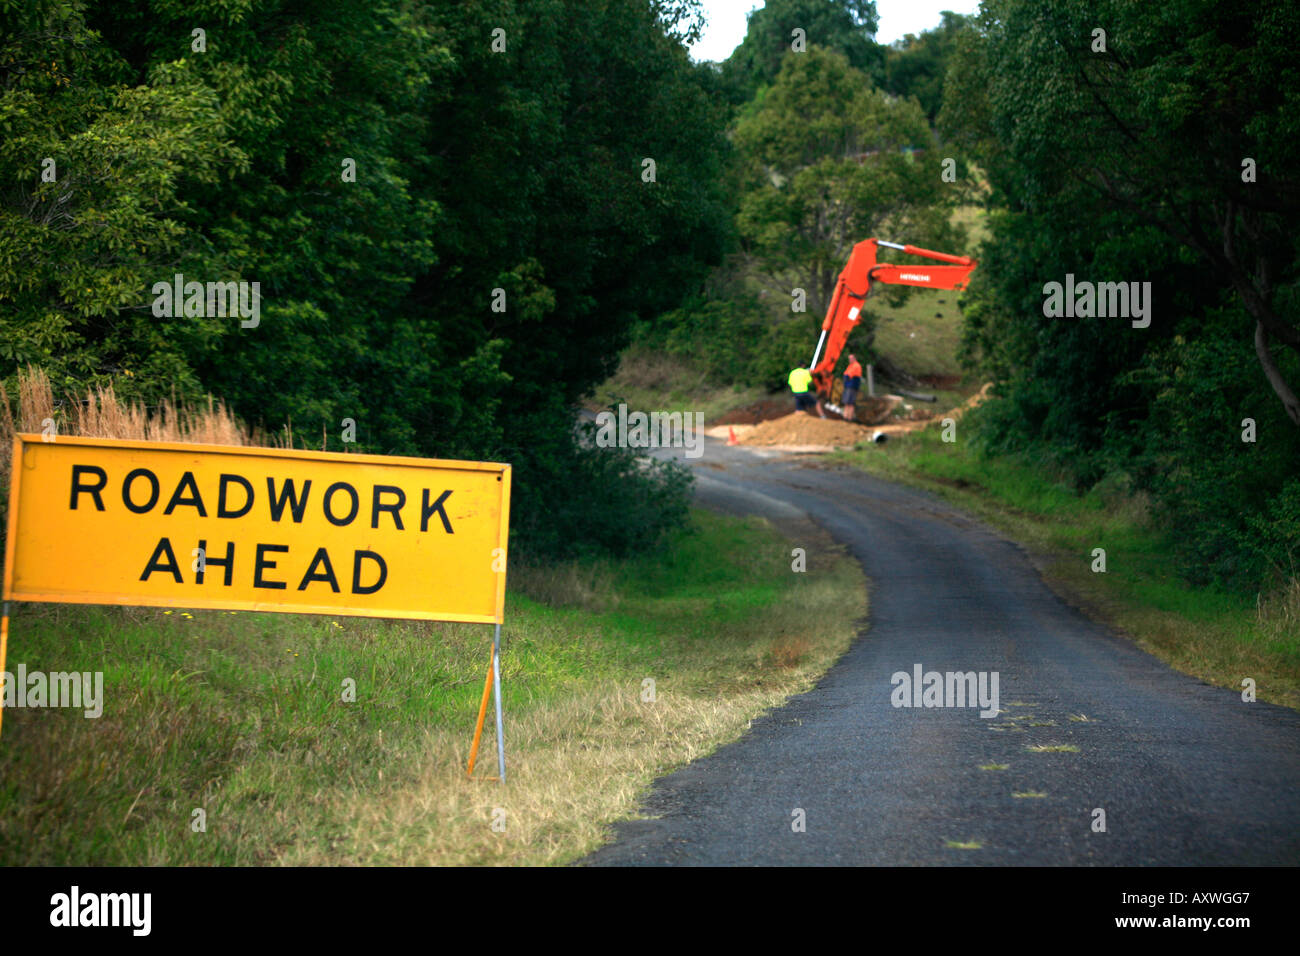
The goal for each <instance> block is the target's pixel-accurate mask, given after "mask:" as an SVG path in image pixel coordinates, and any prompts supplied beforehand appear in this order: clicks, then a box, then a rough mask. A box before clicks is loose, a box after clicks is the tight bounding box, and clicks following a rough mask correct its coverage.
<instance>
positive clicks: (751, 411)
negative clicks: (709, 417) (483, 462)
mask: <svg viewBox="0 0 1300 956" xmlns="http://www.w3.org/2000/svg"><path fill="white" fill-rule="evenodd" d="M793 408H794V398H793V397H792V396H789V395H783V396H782V397H780V398H765V399H763V400H762V401H761V402H754V403H753V404H752V405H742V406H741V407H740V408H733V409H732V410H731V411H729V412H726V413H724V414H722V415H719V416H718V417H717V418H715V419H714V420H713V421H711V422H709V424H710V425H757V424H758V423H759V422H767V421H771V420H772V419H774V418H784V417H785V416H786V415H789V414H790V412H791V410H792V409H793Z"/></svg>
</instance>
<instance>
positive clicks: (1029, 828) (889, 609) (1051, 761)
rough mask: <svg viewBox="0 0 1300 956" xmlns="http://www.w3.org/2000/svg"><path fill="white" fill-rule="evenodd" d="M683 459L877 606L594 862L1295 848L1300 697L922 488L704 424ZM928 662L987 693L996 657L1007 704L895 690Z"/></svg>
mask: <svg viewBox="0 0 1300 956" xmlns="http://www.w3.org/2000/svg"><path fill="white" fill-rule="evenodd" d="M677 455H678V456H680V452H677ZM682 460H684V461H685V459H682ZM687 464H690V465H692V467H693V468H694V471H695V473H696V476H697V478H698V484H697V494H698V498H699V500H700V501H701V502H702V503H703V504H705V505H707V506H709V507H713V508H715V509H718V510H723V511H727V512H731V513H736V514H762V515H766V516H769V517H773V518H776V519H780V518H781V517H791V516H795V515H807V516H809V517H811V518H812V519H813V520H815V521H816V522H817V523H818V524H820V525H822V526H823V527H824V528H826V529H827V530H828V531H829V532H830V533H831V534H832V535H834V537H835V538H836V539H838V540H839V541H840V542H842V543H843V544H844V545H846V546H847V548H848V549H849V550H850V551H851V553H852V554H853V555H854V556H855V557H856V558H857V559H858V560H859V561H860V562H861V563H862V565H863V567H864V569H865V571H866V573H867V575H868V576H869V578H870V579H871V581H872V590H871V606H870V612H869V619H868V622H867V626H866V627H865V628H864V630H863V632H862V633H861V634H860V635H859V637H858V638H857V640H856V642H855V643H854V644H853V646H852V647H851V648H850V649H849V651H848V652H847V653H846V654H845V655H844V657H843V658H842V659H841V660H840V661H839V662H838V663H837V664H836V665H835V666H834V667H833V668H832V669H831V670H830V671H829V672H828V673H827V674H826V676H825V677H824V678H823V679H822V681H821V682H820V683H819V684H818V686H817V687H816V688H815V689H814V690H812V691H811V692H809V693H807V694H803V695H801V696H799V697H796V698H794V699H792V700H791V701H790V702H789V703H788V704H786V705H785V706H783V707H781V708H779V709H777V710H775V711H773V712H772V713H770V714H768V715H766V716H764V717H762V718H760V719H757V720H755V721H754V722H753V725H752V727H751V729H750V730H749V731H748V732H747V733H746V734H745V736H744V737H743V738H741V739H740V740H739V741H737V742H735V743H733V744H731V745H729V746H726V747H723V748H722V749H721V750H719V751H718V752H716V753H715V754H713V755H712V756H710V757H707V758H705V759H702V760H699V761H696V762H695V763H693V764H691V765H689V766H687V767H685V768H684V769H682V770H680V771H679V772H677V773H674V774H672V775H671V776H668V777H666V778H664V779H662V780H660V781H658V782H657V783H656V785H655V787H654V790H653V792H652V794H651V795H650V797H649V799H648V800H647V802H646V805H645V807H644V813H645V814H646V815H647V816H648V817H651V818H652V819H645V820H635V821H629V822H626V823H623V824H620V825H618V826H617V828H616V831H615V833H616V839H615V841H614V842H613V843H612V844H610V845H608V846H606V847H604V848H603V849H601V850H599V851H597V852H596V853H595V854H593V855H592V856H590V857H588V858H587V859H586V860H585V861H583V862H584V863H586V864H587V865H597V866H599V865H614V866H621V865H683V864H685V865H690V864H700V865H722V864H738V865H751V864H754V865H773V864H776V865H782V864H789V865H810V864H811V865H818V864H837V865H844V864H849V865H856V864H862V865H1125V866H1127V865H1211V864H1215V865H1224V864H1226V865H1233V864H1252V865H1259V864H1287V865H1295V864H1297V863H1300V714H1297V713H1295V712H1293V711H1291V710H1288V709H1286V708H1281V707H1276V706H1272V705H1269V704H1265V703H1259V702H1256V703H1244V702H1243V701H1242V700H1241V695H1240V693H1239V692H1234V691H1232V690H1224V689H1220V688H1216V687H1211V686H1208V685H1206V684H1203V683H1201V682H1200V681H1198V680H1195V679H1194V678H1191V677H1187V676H1184V675H1182V674H1179V673H1176V672H1175V671H1172V670H1170V669H1169V668H1168V667H1166V666H1165V665H1164V664H1162V663H1161V662H1160V661H1158V660H1157V659H1156V658H1154V657H1152V656H1150V655H1149V654H1146V653H1145V652H1143V651H1141V650H1139V649H1138V648H1137V647H1135V646H1134V645H1133V644H1132V643H1131V642H1130V641H1128V640H1126V639H1124V638H1122V637H1119V636H1117V635H1115V634H1113V633H1111V632H1110V631H1108V630H1107V629H1106V628H1105V627H1102V626H1100V625H1098V624H1095V623H1093V622H1092V621H1090V620H1088V619H1087V618H1086V617H1084V616H1083V615H1082V614H1081V613H1080V612H1078V611H1076V610H1074V609H1073V608H1071V607H1069V606H1068V605H1066V604H1065V603H1064V602H1062V601H1061V600H1060V599H1059V598H1058V597H1057V596H1056V595H1055V594H1054V593H1053V592H1052V591H1051V590H1050V589H1049V588H1048V587H1047V586H1046V585H1045V584H1044V583H1043V582H1042V580H1041V579H1040V577H1039V575H1038V573H1037V572H1036V571H1035V570H1034V568H1033V567H1032V566H1031V564H1030V562H1029V561H1028V560H1027V558H1026V556H1025V555H1024V554H1023V553H1022V551H1021V550H1020V549H1019V548H1018V547H1017V546H1016V545H1014V544H1012V543H1010V542H1008V541H1006V540H1004V539H1003V538H1001V537H999V536H998V535H997V534H996V533H995V532H993V531H991V530H990V529H989V528H988V527H987V526H985V525H983V524H982V523H980V522H979V521H977V520H975V519H973V518H971V517H969V516H967V515H965V514H963V513H962V512H960V511H958V510H956V509H954V508H952V507H950V506H948V505H946V504H944V503H942V502H940V501H939V500H938V499H936V498H934V497H932V496H930V495H928V494H926V493H924V492H920V491H916V490H912V489H909V488H904V487H900V486H898V485H894V484H890V483H888V482H885V481H881V480H879V479H876V478H873V477H870V476H868V475H866V474H863V473H861V472H856V471H850V470H847V469H845V470H841V469H829V468H825V467H820V466H817V465H815V464H813V463H811V462H810V461H809V460H807V459H804V460H802V461H801V460H796V459H790V458H787V457H784V456H779V455H771V454H769V455H767V456H762V457H760V456H758V455H756V454H755V453H754V452H753V451H751V450H747V449H742V448H729V447H727V446H725V445H724V444H722V443H719V442H712V441H710V442H709V443H708V445H707V446H706V450H705V454H704V456H703V457H702V458H701V459H698V460H696V461H693V462H692V461H687ZM810 464H812V466H811V467H810ZM1080 560H1084V559H1083V558H1081V559H1080ZM1110 573H1120V572H1118V571H1116V570H1115V569H1114V568H1113V567H1112V569H1111V572H1110ZM917 665H920V666H921V668H922V672H923V673H924V672H929V671H932V670H933V671H937V672H940V673H941V674H946V673H947V672H949V671H951V672H954V673H962V674H964V673H967V672H975V673H976V674H977V675H978V674H979V673H980V672H984V673H985V674H986V675H987V680H988V681H989V683H987V684H986V685H985V686H986V687H987V688H988V689H989V690H990V691H991V687H992V684H991V680H992V673H993V672H996V673H997V674H998V690H999V697H1000V700H999V704H1000V710H1001V713H999V714H998V715H997V716H996V717H994V718H984V717H981V716H980V711H979V709H978V708H972V707H970V706H943V707H938V706H935V707H926V706H919V707H917V706H912V707H895V706H893V703H892V702H891V701H892V699H893V698H894V696H895V695H896V694H901V693H902V691H901V690H896V684H895V683H894V682H893V675H895V674H896V673H898V672H903V673H907V674H908V675H909V676H910V675H912V674H913V673H914V672H915V668H916V666H917ZM899 683H900V684H901V681H900V682H899ZM922 683H924V678H923V680H922ZM957 683H960V681H958V682H955V683H954V684H953V690H954V692H955V691H956V690H957ZM962 689H964V684H963V687H962ZM942 690H943V691H945V692H946V691H947V680H946V678H945V681H944V686H943V688H942ZM907 699H908V700H909V701H911V702H914V703H916V702H919V703H921V704H924V702H925V701H924V699H923V698H922V699H920V700H919V701H918V700H917V699H915V698H911V697H909V698H907ZM932 700H933V698H932ZM948 702H949V703H953V704H956V703H958V700H957V699H956V696H955V693H954V695H953V697H952V698H950V699H949V701H948ZM1034 748H1039V749H1034ZM1097 811H1102V812H1104V826H1105V830H1104V832H1102V831H1100V830H1098V829H1097V827H1098V826H1099V824H1100V823H1101V822H1102V819H1103V818H1102V816H1101V815H1100V814H1099V813H1098V812H1097ZM801 823H802V828H800V824H801Z"/></svg>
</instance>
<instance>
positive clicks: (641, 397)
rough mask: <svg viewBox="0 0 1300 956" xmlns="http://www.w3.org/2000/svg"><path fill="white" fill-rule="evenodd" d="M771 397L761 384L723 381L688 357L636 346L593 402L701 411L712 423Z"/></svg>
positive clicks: (640, 408)
mask: <svg viewBox="0 0 1300 956" xmlns="http://www.w3.org/2000/svg"><path fill="white" fill-rule="evenodd" d="M768 396H769V393H768V391H767V390H766V389H765V388H762V387H759V386H749V387H735V386H731V385H718V384H717V383H716V382H714V381H712V380H711V379H710V377H709V375H708V374H707V373H705V372H702V371H701V370H700V369H699V368H698V367H697V366H695V365H694V364H692V363H691V362H690V361H688V360H686V359H683V358H678V357H676V356H672V355H666V354H663V353H658V352H650V351H647V350H645V349H643V348H638V347H636V346H633V347H631V348H629V349H628V350H627V351H626V352H624V353H623V357H622V360H621V362H620V364H619V368H618V371H617V372H615V373H614V375H613V376H612V377H610V378H609V379H607V380H605V381H604V382H602V383H601V384H600V385H599V386H597V388H596V390H595V394H594V395H593V397H592V399H591V401H590V402H588V406H589V407H591V408H592V409H593V410H594V409H603V408H608V407H610V406H617V405H618V404H619V403H620V402H625V403H626V404H627V406H628V408H629V409H631V410H633V411H644V412H652V411H667V412H674V411H689V412H700V413H701V414H703V415H704V420H705V421H706V422H707V421H712V420H713V419H715V418H717V417H718V416H719V415H721V414H722V413H723V412H727V411H730V410H731V409H733V408H738V407H740V406H742V405H748V404H750V403H751V402H756V401H759V400H760V399H764V398H767V397H768Z"/></svg>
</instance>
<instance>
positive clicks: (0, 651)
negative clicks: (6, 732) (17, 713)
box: [0, 601, 9, 727]
mask: <svg viewBox="0 0 1300 956" xmlns="http://www.w3.org/2000/svg"><path fill="white" fill-rule="evenodd" d="M8 653H9V602H8V601H5V602H4V611H3V613H0V727H2V726H4V718H5V695H4V689H5V657H6V656H7V655H8Z"/></svg>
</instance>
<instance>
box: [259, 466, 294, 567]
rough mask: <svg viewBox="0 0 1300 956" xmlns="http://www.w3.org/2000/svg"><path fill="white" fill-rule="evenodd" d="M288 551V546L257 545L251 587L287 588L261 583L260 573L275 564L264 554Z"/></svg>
mask: <svg viewBox="0 0 1300 956" xmlns="http://www.w3.org/2000/svg"><path fill="white" fill-rule="evenodd" d="M267 480H268V481H269V480H270V479H269V478H268V479H267ZM288 550H289V546H288V545H287V544H259V545H258V546H257V562H256V563H255V564H254V566H253V587H255V588H272V589H274V590H277V591H282V590H284V588H286V587H287V586H288V585H286V584H285V583H284V582H283V581H263V580H262V571H263V570H270V569H272V568H274V567H275V562H274V561H267V560H266V558H265V554H266V552H268V551H288Z"/></svg>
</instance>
